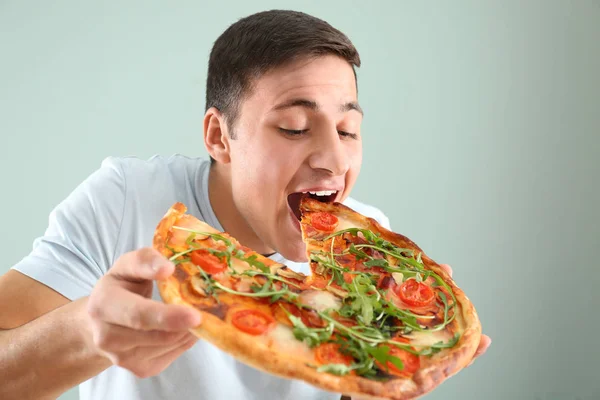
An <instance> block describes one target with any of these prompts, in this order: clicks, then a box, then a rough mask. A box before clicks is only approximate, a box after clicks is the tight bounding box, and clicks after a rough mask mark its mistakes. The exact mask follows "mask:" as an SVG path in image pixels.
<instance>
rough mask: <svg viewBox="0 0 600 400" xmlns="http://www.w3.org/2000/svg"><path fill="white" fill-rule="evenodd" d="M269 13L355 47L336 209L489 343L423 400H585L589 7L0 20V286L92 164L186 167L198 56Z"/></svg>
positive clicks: (589, 336)
mask: <svg viewBox="0 0 600 400" xmlns="http://www.w3.org/2000/svg"><path fill="white" fill-rule="evenodd" d="M249 3H252V4H249ZM300 4H304V5H302V6H300ZM274 7H277V8H294V9H298V10H303V11H307V12H309V13H312V14H314V15H316V16H319V17H322V18H324V19H326V20H328V21H330V22H331V23H332V24H333V25H335V26H336V27H338V28H340V29H342V30H343V31H345V32H346V33H347V34H348V35H349V36H350V37H351V39H352V40H353V41H354V43H355V44H356V46H357V47H358V49H359V51H360V53H361V56H362V58H363V61H364V66H363V67H362V68H361V69H360V71H359V85H360V102H361V104H362V106H363V108H364V109H365V110H366V117H365V120H364V126H363V135H364V146H365V147H364V151H365V157H364V167H363V172H362V175H361V178H360V179H359V182H358V184H357V186H356V189H355V191H354V195H355V196H356V197H358V198H359V199H361V200H363V201H366V202H370V203H372V204H375V205H377V206H379V207H381V208H382V209H383V210H384V211H385V212H386V213H387V214H388V215H389V217H390V218H391V221H392V225H393V228H394V229H395V230H397V231H399V232H402V233H404V234H406V235H408V236H409V237H411V238H413V239H414V240H415V241H416V242H417V243H419V244H420V245H421V246H422V247H423V248H424V249H425V251H426V252H428V253H429V254H430V255H431V256H432V257H434V258H435V259H436V260H438V261H439V262H444V263H450V264H451V265H452V266H453V267H454V271H455V278H456V280H457V282H458V284H459V285H460V286H461V287H462V288H463V289H464V290H465V291H466V293H468V295H469V297H470V298H471V299H472V300H473V301H474V303H475V305H476V307H477V310H478V312H479V315H480V317H481V320H482V323H483V327H484V330H485V332H486V333H487V334H489V335H490V336H491V337H492V338H493V340H494V342H493V344H492V346H491V348H490V350H489V352H488V353H487V354H486V355H485V356H484V357H483V358H482V359H480V360H479V361H477V362H476V363H475V364H474V366H473V367H471V368H468V369H467V370H464V371H462V372H461V373H460V374H459V375H457V376H455V377H454V378H452V379H450V380H449V381H447V382H446V383H444V384H443V385H442V386H441V387H440V388H439V389H437V390H436V391H435V392H434V393H433V394H431V395H430V396H426V398H427V399H431V400H433V399H507V398H515V399H544V400H545V399H588V398H590V399H591V398H600V380H599V376H600V375H599V373H598V360H599V358H600V350H599V347H598V325H599V324H598V320H599V318H600V317H599V313H598V306H599V305H600V304H599V303H600V301H599V296H598V293H597V291H596V290H597V288H598V284H599V283H600V276H599V273H598V269H599V268H598V256H597V255H598V248H599V244H600V243H599V237H600V235H599V234H600V228H599V226H600V211H599V207H600V191H599V188H598V185H599V176H600V162H599V160H598V159H599V157H600V137H599V136H600V5H599V3H598V2H597V1H495V2H491V1H484V2H481V1H458V2H454V1H438V2H419V1H413V2H408V1H399V2H392V1H389V2H377V1H374V2H373V3H371V4H367V2H366V1H361V2H351V1H347V0H346V1H336V2H333V1H323V0H320V1H311V2H306V3H300V2H282V1H265V0H261V1H253V2H245V1H238V2H231V1H218V2H213V3H205V4H201V2H200V1H182V0H180V1H176V2H167V1H112V2H109V1H105V2H80V1H75V0H74V1H52V2H46V1H37V2H36V1H16V0H15V1H0V57H1V62H0V134H1V138H2V141H1V143H2V145H1V147H0V148H1V152H2V153H1V154H2V156H1V158H0V163H1V164H0V167H1V168H0V179H1V184H2V188H3V189H2V196H1V197H0V210H2V214H3V216H2V223H3V228H2V229H1V230H0V243H3V246H2V252H3V254H4V261H3V262H2V264H1V265H0V273H4V272H5V271H6V270H8V268H9V267H10V266H11V265H12V264H14V263H15V262H17V261H18V260H19V259H20V258H21V257H23V256H24V255H25V254H27V252H28V251H29V250H30V248H31V243H32V241H33V239H34V238H35V237H36V236H38V235H40V234H42V233H43V230H44V229H45V227H46V224H47V216H48V213H49V212H50V210H51V209H52V207H53V206H55V205H56V204H57V203H58V202H59V201H60V200H62V199H63V198H64V197H65V196H67V194H68V193H69V192H70V191H71V190H72V189H73V188H74V187H75V186H76V185H77V184H78V183H79V182H80V181H81V180H83V179H84V178H85V177H86V176H87V175H88V174H90V173H91V172H92V171H93V170H94V169H96V168H97V167H98V166H99V165H100V162H101V160H102V159H103V158H104V157H106V156H109V155H137V156H140V157H144V158H146V157H149V156H151V155H153V154H156V153H160V154H165V155H168V154H171V153H176V152H178V153H184V154H187V155H198V154H206V153H205V151H204V148H203V145H202V142H201V135H202V124H201V121H202V116H203V106H204V80H205V74H206V63H207V59H208V54H209V51H210V47H211V45H212V43H213V41H214V40H215V39H216V37H217V36H218V35H219V34H220V33H221V32H222V31H223V30H224V29H225V28H226V27H227V26H228V25H229V24H230V23H232V22H234V21H235V20H236V19H238V18H239V17H242V16H245V15H247V14H249V13H252V12H255V11H259V10H263V9H269V8H274ZM76 398H77V394H76V391H75V390H72V391H70V392H69V393H68V394H66V395H65V396H63V397H61V399H63V400H66V399H76Z"/></svg>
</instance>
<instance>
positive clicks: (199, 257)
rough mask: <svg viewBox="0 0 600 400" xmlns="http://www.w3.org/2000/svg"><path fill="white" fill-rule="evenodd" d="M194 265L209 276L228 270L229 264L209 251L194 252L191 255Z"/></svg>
mask: <svg viewBox="0 0 600 400" xmlns="http://www.w3.org/2000/svg"><path fill="white" fill-rule="evenodd" d="M190 258H191V259H192V263H194V264H196V265H197V266H199V267H200V268H202V270H203V271H204V272H206V273H207V274H218V273H219V272H223V271H224V270H225V268H227V263H225V261H224V260H223V259H220V258H219V257H217V256H215V255H214V254H211V253H209V252H208V250H204V249H200V250H194V251H192V252H191V254H190Z"/></svg>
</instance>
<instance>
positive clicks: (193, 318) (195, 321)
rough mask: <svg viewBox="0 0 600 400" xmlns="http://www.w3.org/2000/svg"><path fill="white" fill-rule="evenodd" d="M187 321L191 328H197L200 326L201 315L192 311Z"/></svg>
mask: <svg viewBox="0 0 600 400" xmlns="http://www.w3.org/2000/svg"><path fill="white" fill-rule="evenodd" d="M189 321H190V323H191V324H192V326H198V325H200V322H202V315H200V313H199V312H196V311H194V312H193V313H191V314H190V319H189Z"/></svg>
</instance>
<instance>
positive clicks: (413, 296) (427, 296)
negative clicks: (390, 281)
mask: <svg viewBox="0 0 600 400" xmlns="http://www.w3.org/2000/svg"><path fill="white" fill-rule="evenodd" d="M394 291H395V292H396V294H397V295H398V297H400V300H402V301H403V302H404V303H406V304H408V305H409V306H413V307H425V306H428V305H429V304H431V303H433V302H434V301H435V293H434V292H433V289H432V288H431V286H429V285H426V284H424V283H423V282H417V281H416V280H414V279H408V280H406V281H404V282H402V284H401V285H399V286H396V288H395V290H394Z"/></svg>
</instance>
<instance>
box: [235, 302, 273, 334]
mask: <svg viewBox="0 0 600 400" xmlns="http://www.w3.org/2000/svg"><path fill="white" fill-rule="evenodd" d="M274 322H275V319H274V318H273V317H272V316H270V315H268V314H266V313H264V312H262V311H260V310H256V309H244V310H239V311H236V312H235V313H234V314H233V316H232V317H231V323H232V324H233V326H235V327H236V328H238V329H239V330H241V331H243V332H246V333H249V334H250V335H255V336H256V335H260V334H262V333H265V332H266V331H268V330H269V328H270V327H271V325H272V324H273V323H274Z"/></svg>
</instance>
